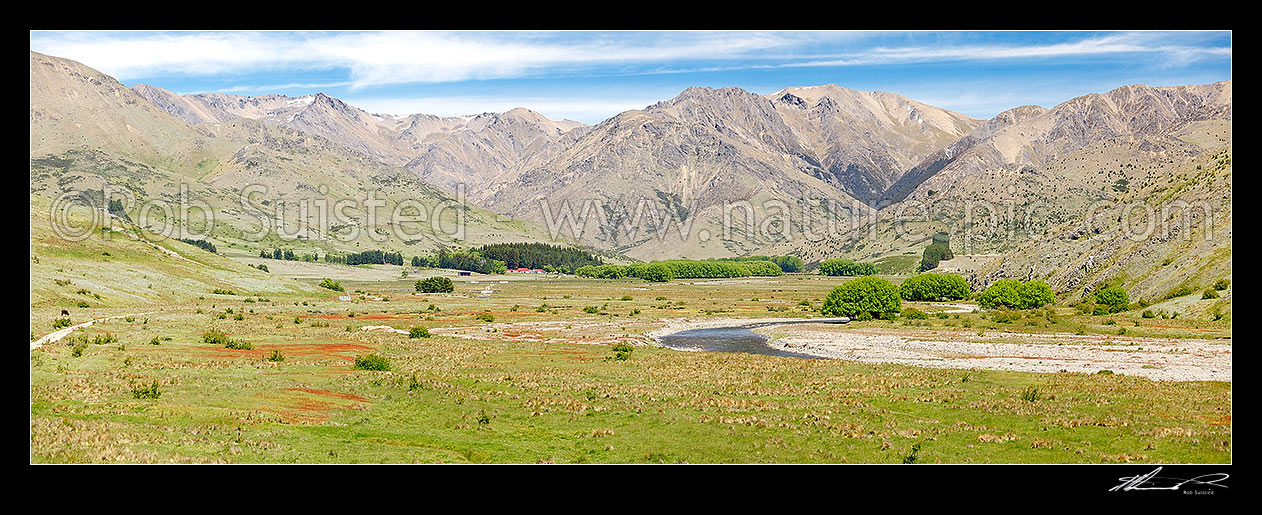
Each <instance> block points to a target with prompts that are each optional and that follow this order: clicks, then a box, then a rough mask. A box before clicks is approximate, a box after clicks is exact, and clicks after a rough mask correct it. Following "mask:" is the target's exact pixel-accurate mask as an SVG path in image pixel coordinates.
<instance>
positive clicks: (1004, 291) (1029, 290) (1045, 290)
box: [977, 279, 1056, 309]
mask: <svg viewBox="0 0 1262 515" xmlns="http://www.w3.org/2000/svg"><path fill="white" fill-rule="evenodd" d="M1055 301H1056V296H1055V295H1054V294H1052V288H1051V286H1048V285H1047V283H1045V282H1043V281H1029V282H1025V283H1022V282H1019V281H1017V280H1015V279H1000V280H998V281H995V283H994V284H992V285H990V287H989V288H986V291H984V292H982V293H981V294H980V295H978V296H977V303H978V304H981V306H982V307H984V308H987V309H991V308H1009V309H1033V308H1037V307H1041V306H1042V305H1044V304H1051V303H1053V302H1055Z"/></svg>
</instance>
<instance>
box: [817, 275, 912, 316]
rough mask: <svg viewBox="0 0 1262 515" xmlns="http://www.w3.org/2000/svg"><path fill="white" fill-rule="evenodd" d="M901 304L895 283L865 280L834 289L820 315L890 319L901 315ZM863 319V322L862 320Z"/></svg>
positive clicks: (851, 282) (872, 278)
mask: <svg viewBox="0 0 1262 515" xmlns="http://www.w3.org/2000/svg"><path fill="white" fill-rule="evenodd" d="M901 307H902V302H901V300H900V298H899V296H898V288H897V287H896V286H894V284H893V283H890V282H889V281H887V280H885V279H880V278H877V277H863V278H860V279H855V280H853V281H849V282H847V283H845V284H843V285H841V286H838V287H836V288H833V291H832V292H830V293H829V294H828V297H827V298H826V299H824V305H823V307H822V308H821V309H820V312H821V313H823V314H824V315H826V316H848V317H862V316H863V315H867V316H868V317H872V318H884V319H889V318H892V317H893V316H894V315H896V314H898V312H899V311H900V310H901ZM861 319H862V318H860V320H861Z"/></svg>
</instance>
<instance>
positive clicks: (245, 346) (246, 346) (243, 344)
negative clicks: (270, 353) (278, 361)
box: [223, 339, 254, 350]
mask: <svg viewBox="0 0 1262 515" xmlns="http://www.w3.org/2000/svg"><path fill="white" fill-rule="evenodd" d="M223 346H224V348H225V349H233V350H253V349H254V345H252V344H250V342H247V341H245V340H233V339H229V340H228V341H227V342H224V344H223Z"/></svg>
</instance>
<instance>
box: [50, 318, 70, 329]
mask: <svg viewBox="0 0 1262 515" xmlns="http://www.w3.org/2000/svg"><path fill="white" fill-rule="evenodd" d="M63 327H70V319H69V318H55V319H53V329H54V330H55V329H61V328H63Z"/></svg>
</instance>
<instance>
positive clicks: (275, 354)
mask: <svg viewBox="0 0 1262 515" xmlns="http://www.w3.org/2000/svg"><path fill="white" fill-rule="evenodd" d="M267 360H268V361H275V362H281V361H285V355H284V354H281V352H280V351H279V350H274V351H272V355H271V356H268V357H267Z"/></svg>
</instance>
